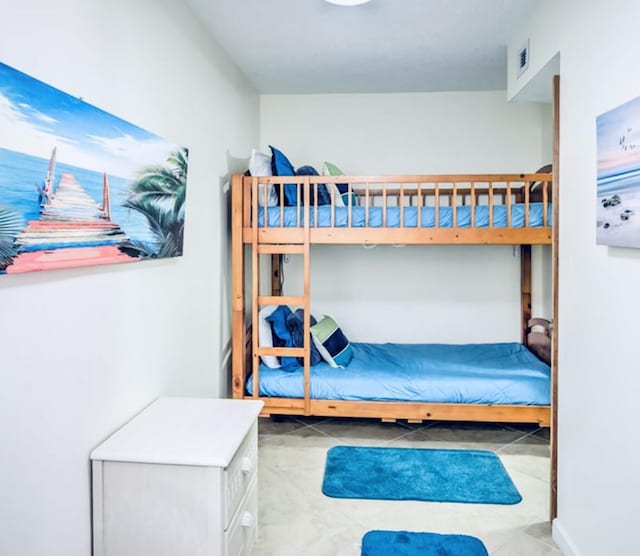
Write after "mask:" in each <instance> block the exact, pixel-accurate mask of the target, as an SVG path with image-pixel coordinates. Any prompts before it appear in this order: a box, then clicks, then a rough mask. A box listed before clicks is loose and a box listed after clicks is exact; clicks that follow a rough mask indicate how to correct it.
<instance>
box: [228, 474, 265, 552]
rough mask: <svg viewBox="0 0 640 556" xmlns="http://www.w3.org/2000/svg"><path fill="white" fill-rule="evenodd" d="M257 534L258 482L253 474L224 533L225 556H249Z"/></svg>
mask: <svg viewBox="0 0 640 556" xmlns="http://www.w3.org/2000/svg"><path fill="white" fill-rule="evenodd" d="M257 533H258V480H257V475H256V474H254V477H253V480H252V481H251V484H250V485H249V488H248V490H247V496H246V497H245V498H244V499H243V500H242V503H241V505H240V507H239V508H238V511H237V512H236V514H235V516H234V517H233V521H232V522H231V525H230V526H229V529H228V530H227V531H225V534H224V542H225V548H226V556H244V555H246V554H249V552H250V551H251V547H252V546H253V544H254V543H255V541H256V536H257Z"/></svg>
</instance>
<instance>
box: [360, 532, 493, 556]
mask: <svg viewBox="0 0 640 556" xmlns="http://www.w3.org/2000/svg"><path fill="white" fill-rule="evenodd" d="M360 554H361V556H488V552H487V549H486V548H485V546H484V544H482V541H481V540H480V539H477V538H476V537H469V536H468V535H439V534H437V533H410V532H408V531H369V532H368V533H367V534H366V535H365V536H364V537H363V538H362V552H361V553H360Z"/></svg>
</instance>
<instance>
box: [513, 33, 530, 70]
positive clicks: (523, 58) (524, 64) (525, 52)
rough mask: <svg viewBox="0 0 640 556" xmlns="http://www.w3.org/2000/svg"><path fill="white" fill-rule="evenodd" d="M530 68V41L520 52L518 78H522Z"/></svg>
mask: <svg viewBox="0 0 640 556" xmlns="http://www.w3.org/2000/svg"><path fill="white" fill-rule="evenodd" d="M528 67H529V39H527V40H526V42H525V43H524V44H523V45H522V47H521V48H520V49H519V50H518V71H517V72H516V76H517V77H520V76H521V75H522V74H523V73H524V72H525V71H527V68H528Z"/></svg>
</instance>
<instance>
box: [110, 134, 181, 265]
mask: <svg viewBox="0 0 640 556" xmlns="http://www.w3.org/2000/svg"><path fill="white" fill-rule="evenodd" d="M188 156H189V151H188V150H187V149H186V148H184V147H183V148H181V149H180V150H178V151H176V152H174V153H172V154H171V155H170V156H169V158H168V159H167V164H166V165H165V166H150V167H148V168H145V169H144V170H143V171H142V173H141V175H140V177H139V178H138V180H137V181H136V182H134V183H133V185H132V186H131V195H130V196H129V198H128V199H127V200H126V201H125V202H124V206H125V207H127V208H130V209H132V210H135V211H137V212H139V213H140V214H142V215H143V216H144V217H145V218H146V219H147V222H148V224H149V228H150V230H151V232H152V233H153V235H154V237H155V242H154V243H153V244H152V245H148V244H146V243H143V242H141V241H136V240H129V241H127V242H125V243H124V244H122V245H121V246H120V249H122V250H123V251H125V252H126V253H128V254H129V255H132V256H135V257H140V258H142V257H176V256H179V255H182V243H183V240H184V203H185V198H186V191H187V167H188Z"/></svg>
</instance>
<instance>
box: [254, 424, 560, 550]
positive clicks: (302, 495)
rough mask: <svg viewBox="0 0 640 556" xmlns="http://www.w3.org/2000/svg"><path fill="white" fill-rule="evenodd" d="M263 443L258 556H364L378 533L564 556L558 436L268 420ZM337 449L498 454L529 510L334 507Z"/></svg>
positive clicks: (488, 428)
mask: <svg viewBox="0 0 640 556" xmlns="http://www.w3.org/2000/svg"><path fill="white" fill-rule="evenodd" d="M258 442H259V462H260V463H259V491H258V496H259V508H260V510H259V513H260V515H259V519H260V528H259V534H258V543H257V544H256V546H255V548H254V550H253V556H270V555H273V556H359V555H360V541H361V539H362V536H363V535H364V534H365V533H366V532H367V531H369V530H372V529H390V530H407V531H431V532H436V533H460V534H467V535H473V536H476V537H478V538H480V539H481V540H482V541H483V542H484V544H485V546H486V547H487V550H488V551H489V554H491V555H492V556H493V555H495V556H542V555H550V554H556V555H559V554H560V551H559V550H558V548H557V547H556V545H555V544H554V542H553V540H552V539H551V527H550V525H549V523H548V521H547V519H548V511H549V435H548V429H540V428H537V427H535V426H532V425H498V424H486V423H480V424H478V423H457V424H453V423H444V422H434V423H427V424H424V425H414V424H407V423H403V422H398V423H382V422H380V421H378V420H366V419H356V420H354V419H322V418H302V417H295V418H294V417H277V418H274V419H260V421H259V441H258ZM336 445H360V446H396V447H411V448H415V447H424V448H469V449H478V450H491V451H494V452H495V453H497V454H498V455H499V456H500V458H501V460H502V463H503V464H504V466H505V467H506V469H507V471H508V472H509V474H510V475H511V478H512V480H513V482H514V483H515V485H516V487H517V488H518V490H519V491H520V493H521V494H522V497H523V500H522V502H520V503H519V504H516V505H511V506H499V505H485V504H452V503H433V502H398V501H384V500H349V499H337V498H328V497H326V496H324V495H323V494H322V492H321V485H322V477H323V472H324V463H325V458H326V452H327V449H328V448H331V447H332V446H336Z"/></svg>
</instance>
